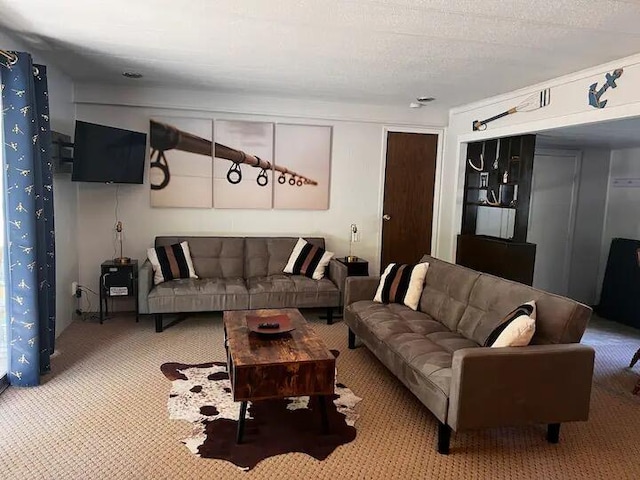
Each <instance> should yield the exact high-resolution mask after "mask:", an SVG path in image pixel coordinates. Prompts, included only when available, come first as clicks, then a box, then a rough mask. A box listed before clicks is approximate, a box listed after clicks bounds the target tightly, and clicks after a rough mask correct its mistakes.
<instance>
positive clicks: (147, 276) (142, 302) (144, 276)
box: [138, 259, 153, 313]
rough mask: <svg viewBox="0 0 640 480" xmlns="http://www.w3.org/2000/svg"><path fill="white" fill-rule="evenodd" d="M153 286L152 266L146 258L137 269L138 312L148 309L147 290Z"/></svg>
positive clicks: (147, 310) (146, 311) (147, 311)
mask: <svg viewBox="0 0 640 480" xmlns="http://www.w3.org/2000/svg"><path fill="white" fill-rule="evenodd" d="M152 288H153V267H152V266H151V262H150V261H149V260H148V259H147V260H145V261H144V263H143V264H142V266H141V267H140V270H138V313H151V312H150V311H149V299H148V298H147V297H148V296H149V292H150V291H151V289H152Z"/></svg>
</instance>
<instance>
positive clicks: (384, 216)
mask: <svg viewBox="0 0 640 480" xmlns="http://www.w3.org/2000/svg"><path fill="white" fill-rule="evenodd" d="M382 220H384V221H385V222H388V221H389V220H391V215H387V214H386V213H385V214H384V215H382Z"/></svg>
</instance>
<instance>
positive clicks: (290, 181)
mask: <svg viewBox="0 0 640 480" xmlns="http://www.w3.org/2000/svg"><path fill="white" fill-rule="evenodd" d="M295 184H296V177H294V176H293V175H292V176H291V177H290V178H289V185H295Z"/></svg>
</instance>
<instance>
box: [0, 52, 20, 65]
mask: <svg viewBox="0 0 640 480" xmlns="http://www.w3.org/2000/svg"><path fill="white" fill-rule="evenodd" d="M0 55H2V56H3V57H5V58H6V59H7V61H8V62H9V65H15V64H16V63H17V61H18V56H17V55H16V54H15V53H11V52H7V51H6V50H0Z"/></svg>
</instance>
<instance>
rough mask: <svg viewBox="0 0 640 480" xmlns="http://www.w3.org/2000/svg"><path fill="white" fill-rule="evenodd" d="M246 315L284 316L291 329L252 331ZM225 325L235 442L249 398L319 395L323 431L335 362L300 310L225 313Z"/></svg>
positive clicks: (331, 393)
mask: <svg viewBox="0 0 640 480" xmlns="http://www.w3.org/2000/svg"><path fill="white" fill-rule="evenodd" d="M248 315H249V316H254V315H255V316H260V317H270V316H274V315H287V316H288V317H289V318H290V320H291V325H292V326H293V327H295V330H293V331H291V332H288V333H284V334H280V335H277V336H269V335H262V334H258V333H255V332H250V331H249V329H248V327H247V316H248ZM223 324H224V336H225V348H226V350H227V369H228V371H229V379H230V380H231V386H232V391H233V400H234V401H236V402H242V403H241V405H240V417H239V419H238V433H237V438H236V440H237V442H238V443H241V442H242V435H243V431H244V422H245V416H246V412H247V402H249V401H252V402H253V401H256V400H266V399H270V398H285V397H300V396H306V395H309V396H317V397H318V400H319V402H318V403H319V405H320V414H321V419H322V428H323V431H324V432H327V431H328V425H329V424H328V421H327V406H326V397H327V396H330V395H333V393H334V385H335V371H336V360H335V357H334V356H333V355H332V354H331V352H330V351H329V350H328V349H327V347H326V346H325V344H324V342H323V341H322V339H321V338H320V337H319V336H318V335H317V334H316V333H315V332H314V331H313V330H312V329H311V327H310V326H309V325H308V324H307V322H306V321H305V319H304V317H303V316H302V314H300V312H299V311H298V309H296V308H287V309H280V310H274V309H270V310H235V311H226V312H224V316H223Z"/></svg>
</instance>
